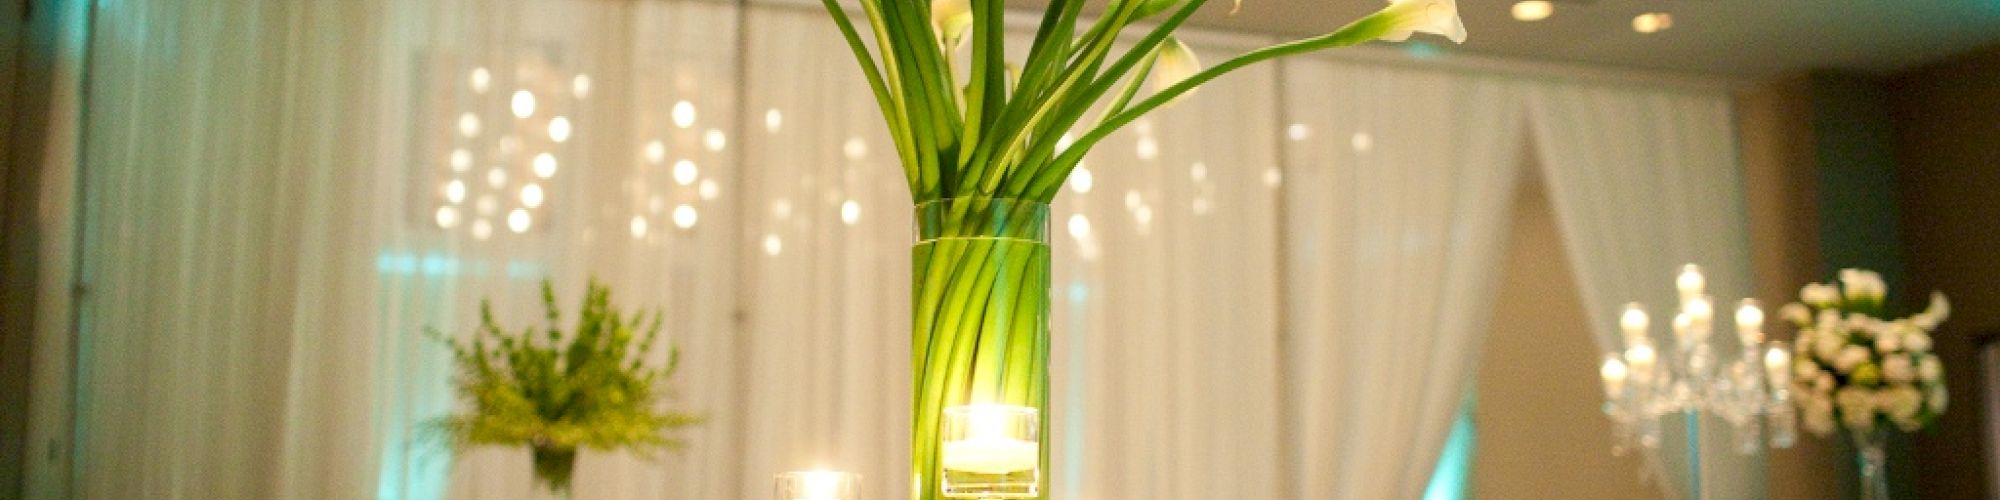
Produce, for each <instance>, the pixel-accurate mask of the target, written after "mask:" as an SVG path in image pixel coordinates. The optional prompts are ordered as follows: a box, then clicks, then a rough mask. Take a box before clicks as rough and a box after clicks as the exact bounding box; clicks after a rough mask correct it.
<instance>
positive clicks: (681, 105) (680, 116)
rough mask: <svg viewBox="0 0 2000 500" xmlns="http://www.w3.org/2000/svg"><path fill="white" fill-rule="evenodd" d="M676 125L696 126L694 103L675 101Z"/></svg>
mask: <svg viewBox="0 0 2000 500" xmlns="http://www.w3.org/2000/svg"><path fill="white" fill-rule="evenodd" d="M673 116H674V125H675V126H678V127H680V128H688V127H692V126H694V103H691V102H687V101H680V102H676V103H674V110H673Z"/></svg>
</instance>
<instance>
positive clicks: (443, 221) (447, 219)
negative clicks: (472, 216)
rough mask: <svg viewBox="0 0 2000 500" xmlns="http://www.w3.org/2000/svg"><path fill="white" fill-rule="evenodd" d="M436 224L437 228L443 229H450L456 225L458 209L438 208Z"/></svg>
mask: <svg viewBox="0 0 2000 500" xmlns="http://www.w3.org/2000/svg"><path fill="white" fill-rule="evenodd" d="M437 224H438V227H441V228H445V229H451V227H452V226H456V225H458V209H457V208H452V207H438V210H437Z"/></svg>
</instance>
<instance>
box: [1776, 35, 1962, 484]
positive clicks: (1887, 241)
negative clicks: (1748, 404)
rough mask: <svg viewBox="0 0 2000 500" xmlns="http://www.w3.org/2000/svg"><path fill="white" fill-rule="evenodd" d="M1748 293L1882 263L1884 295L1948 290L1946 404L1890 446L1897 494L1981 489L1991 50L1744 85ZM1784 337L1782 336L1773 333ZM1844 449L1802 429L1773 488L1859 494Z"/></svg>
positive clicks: (1917, 301) (1781, 460)
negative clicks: (1932, 424) (1876, 70)
mask: <svg viewBox="0 0 2000 500" xmlns="http://www.w3.org/2000/svg"><path fill="white" fill-rule="evenodd" d="M1737 97H1738V99H1737V107H1738V116H1739V123H1738V127H1739V130H1740V132H1741V135H1742V145H1743V146H1742V147H1743V153H1742V154H1743V160H1744V166H1745V183H1746V186H1745V187H1746V192H1748V193H1752V196H1751V199H1750V200H1749V210H1750V214H1749V218H1750V229H1751V246H1752V254H1753V257H1752V259H1753V264H1754V266H1755V272H1756V279H1757V295H1758V296H1759V298H1760V299H1762V300H1764V301H1765V302H1766V303H1773V304H1775V303H1782V302H1789V301H1791V300H1793V299H1794V296H1795V294H1796V293H1797V287H1798V285H1799V284H1801V283H1804V282H1807V281H1816V280H1826V279H1828V278H1829V277H1830V276H1832V273H1833V272H1834V271H1835V270H1837V269H1839V268H1841V267H1850V266H1862V267H1870V268H1875V269H1878V270H1882V271H1883V272H1884V274H1885V275H1886V277H1887V278H1888V279H1889V281H1890V283H1891V287H1892V291H1891V294H1892V297H1891V299H1892V300H1893V301H1896V302H1899V303H1900V305H1902V306H1904V307H1906V308H1909V309H1914V308H1917V307H1921V305H1922V303H1921V301H1922V300H1924V297H1925V295H1927V293H1928V291H1930V290H1933V289H1937V290H1943V291H1946V292H1947V293H1949V294H1950V295H1951V297H1952V301H1953V305H1954V308H1953V309H1954V311H1953V313H1954V315H1955V316H1954V317H1953V318H1952V320H1951V321H1949V322H1947V323H1946V325H1945V327H1944V328H1943V329H1942V330H1941V333H1940V335H1939V336H1938V347H1937V348H1938V352H1939V354H1940V355H1941V356H1943V357H1944V359H1945V364H1946V366H1947V367H1948V370H1947V377H1948V380H1949V383H1950V384H1951V387H1952V396H1953V405H1952V408H1951V409H1950V411H1948V412H1947V413H1946V415H1945V417H1944V418H1943V419H1942V420H1941V421H1940V422H1939V424H1938V425H1937V427H1936V428H1935V429H1933V430H1930V431H1927V432H1925V433H1920V434H1917V435H1914V436H1911V437H1910V438H1909V439H1908V440H1906V441H1905V442H1903V443H1896V444H1893V445H1892V450H1891V453H1892V455H1891V458H1890V462H1891V463H1890V466H1891V467H1890V468H1891V470H1890V473H1891V478H1892V482H1893V485H1892V487H1893V488H1894V489H1895V490H1896V493H1897V497H1899V498H1984V497H1987V496H1989V495H1990V494H1992V493H1993V492H1995V490H1994V489H1993V487H1992V486H1991V483H1990V481H1992V480H1993V478H1991V477H1988V474H1987V473H1986V470H1987V468H1988V464H1989V463H1991V462H1992V458H1991V457H1992V456H1993V453H1994V451H1993V450H1992V449H1990V443H1989V441H1990V440H1989V439H1987V438H1986V437H1984V435H1983V434H1982V428H1981V425H1982V422H1984V415H1983V413H1984V412H1983V409H1982V408H1981V403H1982V401H1981V399H1982V398H1981V394H1983V391H1984V388H1983V387H1981V386H1980V385H1979V383H1978V380H1979V378H1978V377H1977V375H1978V374H1979V373H1980V367H1979V366H1977V364H1976V361H1975V358H1974V357H1973V353H1974V348H1975V339H1976V338H1977V337H1978V336H1980V335H1982V334H1985V335H1992V334H1995V333H2000V288H1996V286H1995V285H1996V284H2000V259H1996V258H1995V256H1996V255H2000V233H1995V232H1994V231H1992V230H1991V228H1990V227H1989V226H1991V224H1992V222H1991V221H1993V220H1995V216H1996V215H2000V197H1995V196H1994V194H1993V193H1996V192H2000V47H1993V48H1988V49H1985V50H1982V51H1975V52H1973V53H1970V54H1965V55H1962V56H1958V57H1953V58H1949V59H1947V60H1944V61H1941V62H1938V63H1934V64H1931V65H1927V66H1923V67H1919V68H1914V69H1911V70H1907V71H1904V72H1902V73H1899V74H1895V75H1889V76H1886V77H1880V76H1870V75H1856V74H1848V73H1835V72H1814V73H1810V74H1797V75H1787V76H1783V77H1779V78H1774V79H1771V80H1768V81H1765V82H1762V83H1760V84H1758V85H1754V86H1751V87H1748V88H1746V89H1744V90H1743V91H1741V92H1740V93H1739V94H1738V96H1737ZM1778 336H1779V337H1780V338H1788V337H1789V336H1790V332H1781V333H1779V334H1778ZM1851 453H1852V451H1851V448H1850V447H1849V446H1847V445H1846V443H1844V442H1837V441H1833V442H1830V441H1826V440H1820V439H1816V438H1808V439H1805V440H1804V441H1802V442H1801V444H1800V446H1799V447H1797V448H1795V449H1793V450H1789V451H1781V452H1777V453H1774V454H1773V458H1772V460H1771V462H1770V482H1769V486H1768V494H1769V496H1770V498H1773V499H1809V498H1810V499H1817V498H1843V497H1851V496H1852V494H1853V479H1852V478H1853V477H1854V468H1853V465H1852V461H1851V458H1850V457H1851Z"/></svg>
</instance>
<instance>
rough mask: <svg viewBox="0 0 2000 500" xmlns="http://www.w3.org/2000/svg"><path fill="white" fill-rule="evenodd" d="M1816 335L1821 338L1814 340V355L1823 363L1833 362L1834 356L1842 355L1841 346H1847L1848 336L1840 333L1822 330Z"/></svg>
mask: <svg viewBox="0 0 2000 500" xmlns="http://www.w3.org/2000/svg"><path fill="white" fill-rule="evenodd" d="M1816 335H1818V336H1819V338H1817V339H1814V340H1813V355H1814V356H1817V357H1818V358H1819V362H1820V363H1822V364H1832V363H1833V359H1834V358H1837V357H1840V348H1842V347H1847V337H1846V336H1843V335H1841V334H1839V333H1834V332H1821V333H1818V334H1816Z"/></svg>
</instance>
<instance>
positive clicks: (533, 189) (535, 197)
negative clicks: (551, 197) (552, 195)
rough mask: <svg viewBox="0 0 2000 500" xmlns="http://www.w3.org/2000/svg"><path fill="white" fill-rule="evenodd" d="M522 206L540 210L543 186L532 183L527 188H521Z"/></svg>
mask: <svg viewBox="0 0 2000 500" xmlns="http://www.w3.org/2000/svg"><path fill="white" fill-rule="evenodd" d="M521 205H524V206H527V207H528V208H540V207H541V206H542V186H541V185H540V184H535V183H532V182H531V183H528V185H526V186H521Z"/></svg>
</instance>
